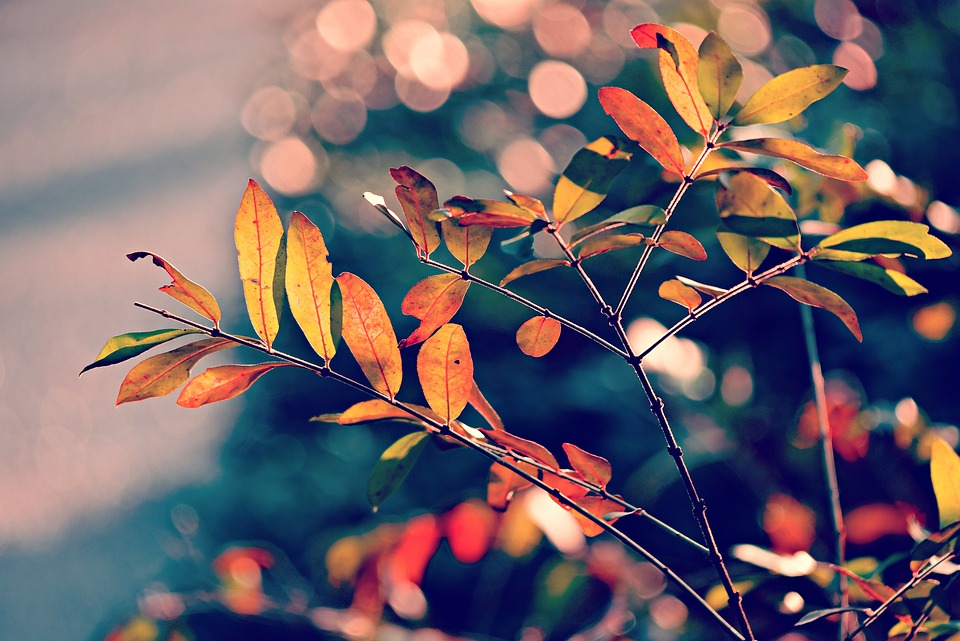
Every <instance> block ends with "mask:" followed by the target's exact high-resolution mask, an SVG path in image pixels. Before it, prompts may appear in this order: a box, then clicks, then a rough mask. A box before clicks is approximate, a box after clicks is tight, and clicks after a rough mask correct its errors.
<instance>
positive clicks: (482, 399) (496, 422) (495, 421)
mask: <svg viewBox="0 0 960 641" xmlns="http://www.w3.org/2000/svg"><path fill="white" fill-rule="evenodd" d="M468 402H469V403H470V405H471V407H473V409H475V410H477V412H478V413H479V414H480V416H482V417H483V418H484V420H485V421H486V422H487V425H489V426H490V427H491V428H492V429H494V430H502V429H504V428H503V420H502V419H501V418H500V415H499V414H497V410H495V409H493V405H491V404H490V401H488V400H487V397H486V396H484V395H483V392H481V391H480V388H479V387H478V386H477V383H476V381H474V383H473V388H472V389H471V390H470V398H469V399H468Z"/></svg>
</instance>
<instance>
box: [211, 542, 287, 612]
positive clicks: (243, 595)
mask: <svg viewBox="0 0 960 641" xmlns="http://www.w3.org/2000/svg"><path fill="white" fill-rule="evenodd" d="M272 564H273V556H272V555H271V554H270V553H269V552H267V551H266V550H264V549H262V548H253V547H231V548H228V549H227V550H225V551H224V552H223V553H221V554H220V556H218V557H217V558H216V559H214V560H213V563H212V564H211V565H212V567H213V570H214V572H216V573H217V576H218V577H219V579H220V590H219V594H220V600H221V602H222V603H223V605H224V606H225V607H226V608H228V609H229V610H231V611H233V612H235V613H237V614H241V615H255V614H260V613H261V612H263V610H264V609H265V608H266V599H265V596H264V594H263V572H262V570H263V568H268V567H270V566H271V565H272Z"/></svg>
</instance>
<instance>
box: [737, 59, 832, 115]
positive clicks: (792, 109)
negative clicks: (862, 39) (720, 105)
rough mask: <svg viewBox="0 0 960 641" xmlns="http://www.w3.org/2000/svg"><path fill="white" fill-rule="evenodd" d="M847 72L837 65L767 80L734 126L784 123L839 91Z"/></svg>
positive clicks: (817, 66) (748, 101)
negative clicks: (838, 88) (833, 92)
mask: <svg viewBox="0 0 960 641" xmlns="http://www.w3.org/2000/svg"><path fill="white" fill-rule="evenodd" d="M846 75H847V70H846V69H844V68H842V67H838V66H836V65H812V66H809V67H803V68H801V69H794V70H793V71H788V72H786V73H783V74H780V75H779V76H777V77H776V78H773V79H771V80H768V81H767V82H766V83H765V84H764V85H763V86H761V87H760V88H759V89H757V91H756V93H754V94H753V95H752V96H751V97H750V99H749V100H747V103H746V104H745V105H744V106H743V108H742V109H741V110H740V112H739V113H738V114H737V116H736V118H734V119H733V124H735V125H758V124H770V123H775V122H783V121H784V120H790V119H791V118H793V117H794V116H796V115H798V114H800V113H801V112H803V110H804V109H806V108H807V107H809V106H810V105H811V104H813V103H814V102H816V101H817V100H820V99H821V98H824V97H825V96H827V95H828V94H830V93H831V92H832V91H833V90H834V89H836V88H837V87H838V86H839V85H840V83H841V82H842V81H843V78H844V76H846Z"/></svg>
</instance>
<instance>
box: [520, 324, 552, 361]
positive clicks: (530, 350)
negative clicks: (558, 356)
mask: <svg viewBox="0 0 960 641" xmlns="http://www.w3.org/2000/svg"><path fill="white" fill-rule="evenodd" d="M560 328H561V325H560V322H559V321H558V320H557V319H556V318H549V317H547V316H534V317H533V318H531V319H530V320H528V321H526V322H525V323H524V324H523V325H521V326H520V329H518V330H517V345H519V346H520V351H522V352H523V353H524V354H526V355H527V356H533V357H534V358H540V357H541V356H545V355H546V354H548V353H549V352H550V350H552V349H553V346H554V345H556V344H557V341H558V340H560Z"/></svg>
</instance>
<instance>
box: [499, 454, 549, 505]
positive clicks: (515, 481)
mask: <svg viewBox="0 0 960 641" xmlns="http://www.w3.org/2000/svg"><path fill="white" fill-rule="evenodd" d="M503 460H504V462H505V463H512V464H514V465H518V466H520V467H524V466H526V467H529V466H528V465H526V464H525V463H520V462H519V461H517V460H516V459H514V458H512V457H510V456H505V457H504V458H503ZM529 471H530V472H531V473H532V474H534V475H535V474H536V473H537V472H536V469H534V468H531V469H530V470H529ZM530 485H531V483H530V481H528V480H526V479H525V478H523V477H522V476H520V475H519V474H515V473H514V472H512V471H510V470H508V469H507V468H505V467H503V466H502V465H500V464H499V463H494V464H493V465H491V466H490V478H489V480H488V481H487V503H488V504H489V505H490V507H492V508H493V509H495V510H499V511H501V512H502V511H503V510H505V509H507V505H509V504H510V499H512V498H513V495H514V494H516V493H517V492H519V491H520V490H524V489H526V488H528V487H530Z"/></svg>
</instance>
